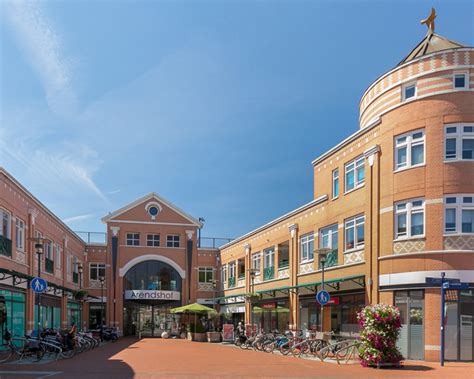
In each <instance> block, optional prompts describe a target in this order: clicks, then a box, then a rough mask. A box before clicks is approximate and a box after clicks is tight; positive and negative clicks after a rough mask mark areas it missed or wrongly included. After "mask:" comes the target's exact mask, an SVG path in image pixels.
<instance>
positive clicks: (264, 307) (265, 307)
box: [260, 303, 276, 309]
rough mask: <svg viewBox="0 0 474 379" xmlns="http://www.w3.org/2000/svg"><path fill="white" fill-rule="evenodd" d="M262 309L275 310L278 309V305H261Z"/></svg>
mask: <svg viewBox="0 0 474 379" xmlns="http://www.w3.org/2000/svg"><path fill="white" fill-rule="evenodd" d="M260 307H261V308H262V309H274V308H276V304H275V303H264V304H262V305H260Z"/></svg>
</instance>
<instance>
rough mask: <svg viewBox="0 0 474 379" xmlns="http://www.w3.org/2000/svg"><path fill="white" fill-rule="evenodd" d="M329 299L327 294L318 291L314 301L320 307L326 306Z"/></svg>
mask: <svg viewBox="0 0 474 379" xmlns="http://www.w3.org/2000/svg"><path fill="white" fill-rule="evenodd" d="M330 299H331V296H329V292H328V291H326V290H322V291H319V292H318V293H317V294H316V300H317V301H318V303H319V304H321V305H326V304H327V303H328V302H329V300H330Z"/></svg>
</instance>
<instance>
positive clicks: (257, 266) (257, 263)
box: [252, 252, 262, 275]
mask: <svg viewBox="0 0 474 379" xmlns="http://www.w3.org/2000/svg"><path fill="white" fill-rule="evenodd" d="M261 267H262V254H261V253H260V252H258V253H255V254H252V269H253V270H255V271H254V272H255V275H259V274H260V270H261Z"/></svg>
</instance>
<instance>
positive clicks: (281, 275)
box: [278, 268, 290, 279]
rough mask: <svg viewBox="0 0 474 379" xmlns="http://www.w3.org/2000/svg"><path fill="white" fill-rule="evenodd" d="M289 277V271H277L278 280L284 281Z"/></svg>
mask: <svg viewBox="0 0 474 379" xmlns="http://www.w3.org/2000/svg"><path fill="white" fill-rule="evenodd" d="M289 277H290V270H289V269H287V268H285V269H282V270H278V279H284V278H289Z"/></svg>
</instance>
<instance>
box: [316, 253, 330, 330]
mask: <svg viewBox="0 0 474 379" xmlns="http://www.w3.org/2000/svg"><path fill="white" fill-rule="evenodd" d="M331 251H332V249H330V248H328V247H323V248H321V249H318V250H317V253H318V258H319V263H320V265H321V290H322V291H324V264H325V263H326V255H327V254H328V253H329V252H331ZM323 319H324V305H321V332H323Z"/></svg>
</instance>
